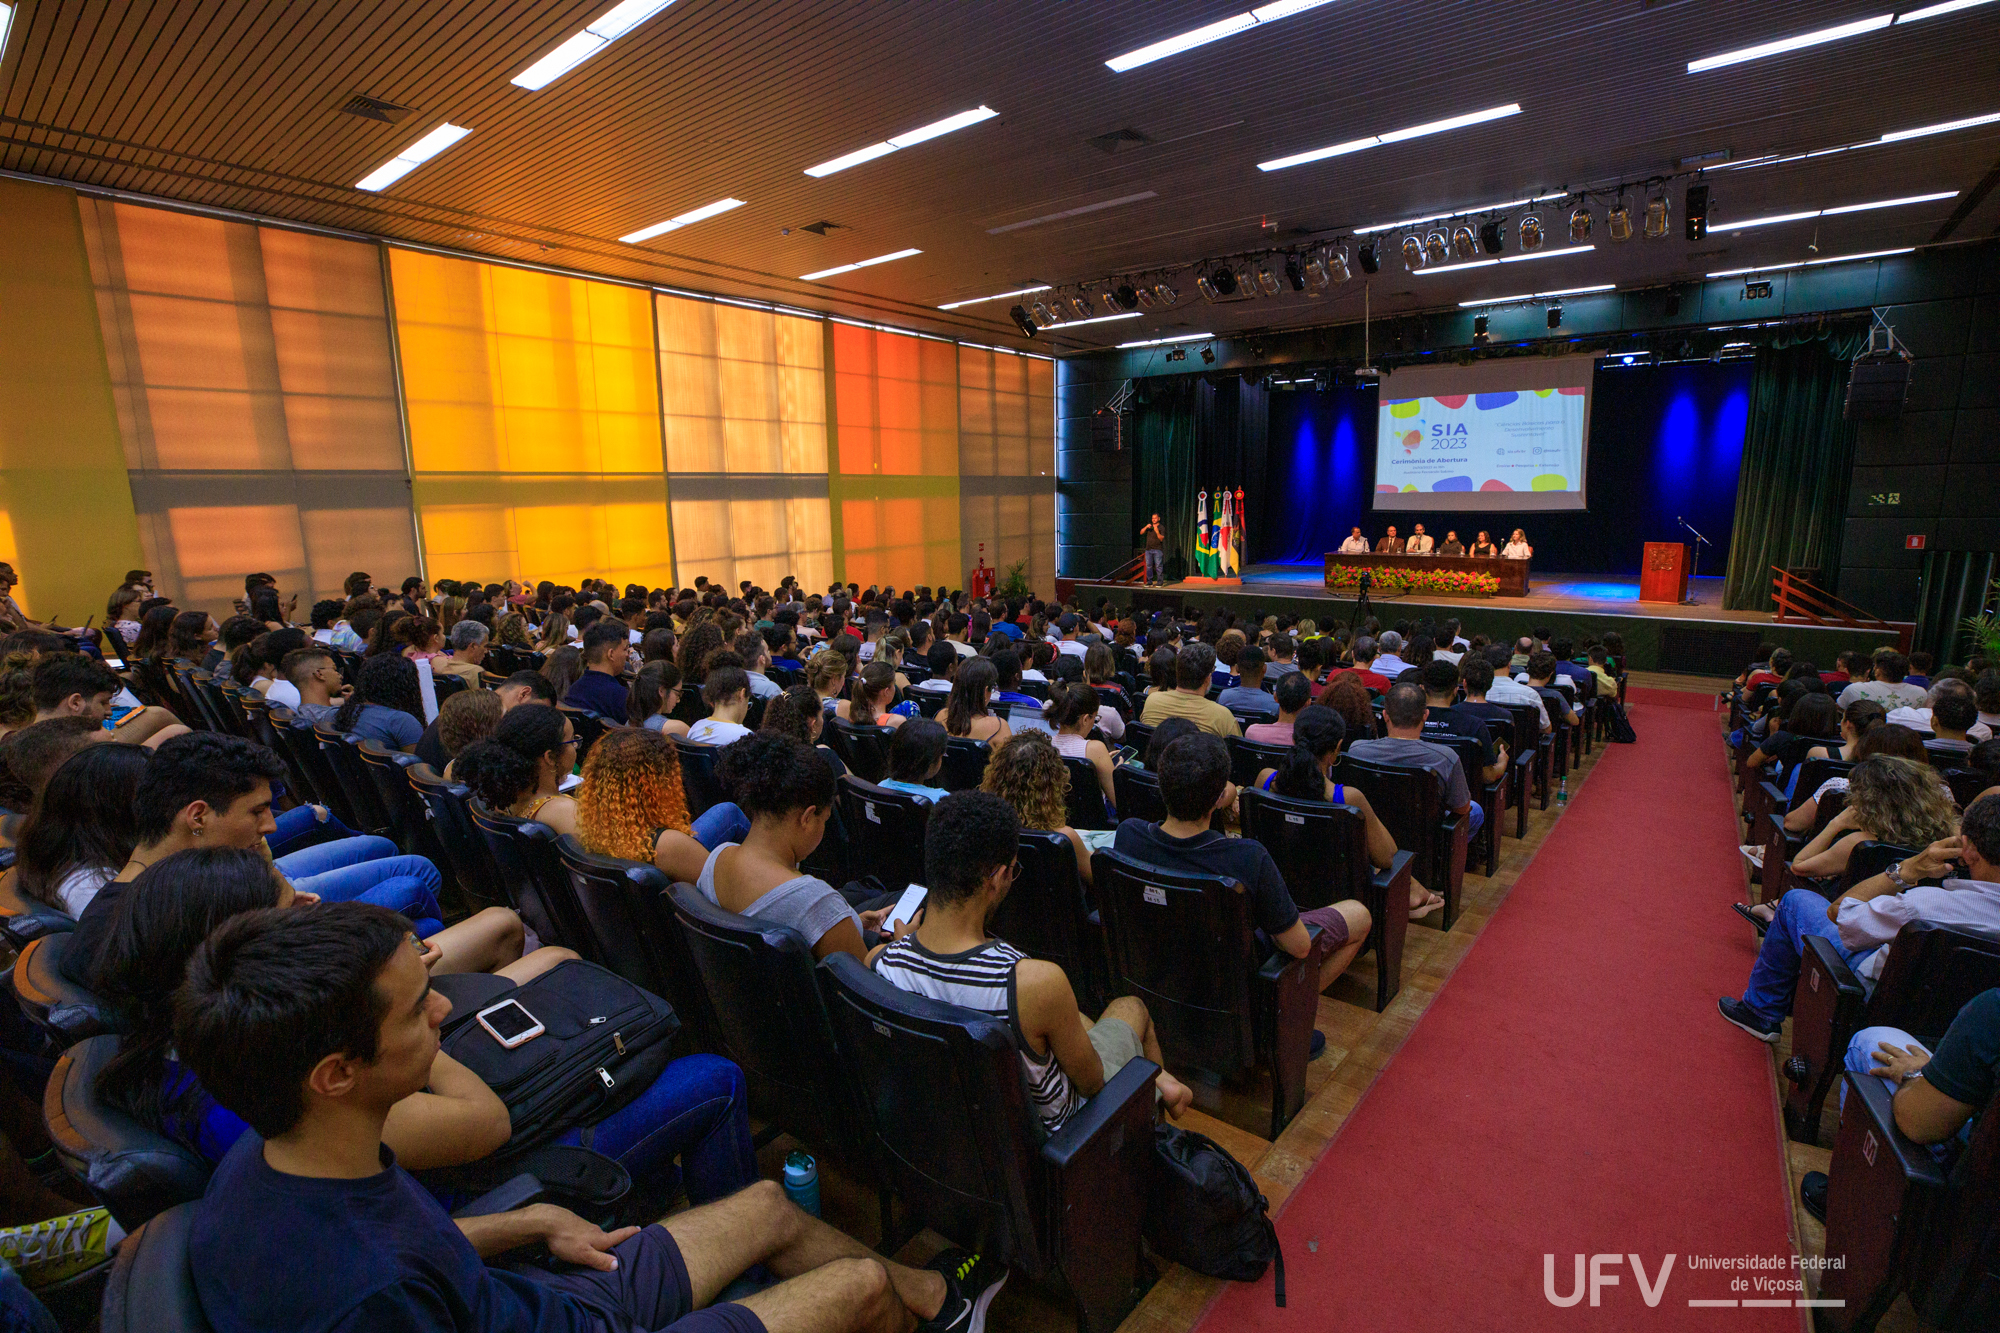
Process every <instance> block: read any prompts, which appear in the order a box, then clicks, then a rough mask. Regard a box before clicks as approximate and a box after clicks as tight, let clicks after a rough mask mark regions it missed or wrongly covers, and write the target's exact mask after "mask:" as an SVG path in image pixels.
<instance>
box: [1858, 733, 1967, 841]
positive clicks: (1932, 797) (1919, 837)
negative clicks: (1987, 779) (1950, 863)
mask: <svg viewBox="0 0 2000 1333" xmlns="http://www.w3.org/2000/svg"><path fill="white" fill-rule="evenodd" d="M1847 808H1848V809H1850V810H1852V811H1853V812H1854V820H1855V823H1857V824H1859V825H1860V826H1861V828H1862V829H1863V830H1864V831H1865V832H1867V833H1869V834H1871V835H1873V837H1874V838H1875V840H1876V841H1877V842H1892V843H1895V844H1896V845H1897V846H1900V847H1918V848H1922V847H1928V846H1930V845H1931V844H1932V843H1934V842H1936V841H1937V840H1938V839H1940V838H1949V837H1950V836H1951V835H1952V834H1954V833H1956V832H1958V808H1957V807H1956V806H1954V805H1953V804H1952V800H1951V793H1950V792H1949V790H1948V789H1946V787H1945V786H1944V784H1943V783H1941V782H1940V781H1939V780H1938V776H1937V770H1936V769H1934V768H1932V767H1931V766H1930V765H1929V764H1920V763H1917V762H1915V761H1914V760H1910V759H1900V758H1897V757H1896V756H1895V755H1889V754H1878V755H1874V756H1872V757H1870V758H1867V759H1864V760H1862V761H1861V762H1860V763H1858V764H1856V765H1855V766H1854V771H1853V772H1851V773H1849V774H1848V775H1847Z"/></svg>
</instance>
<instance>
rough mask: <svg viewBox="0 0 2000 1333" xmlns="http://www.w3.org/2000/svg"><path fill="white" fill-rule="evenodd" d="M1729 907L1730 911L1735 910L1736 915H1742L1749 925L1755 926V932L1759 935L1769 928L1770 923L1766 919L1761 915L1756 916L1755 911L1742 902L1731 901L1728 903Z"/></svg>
mask: <svg viewBox="0 0 2000 1333" xmlns="http://www.w3.org/2000/svg"><path fill="white" fill-rule="evenodd" d="M1729 908H1730V910H1731V911H1733V912H1735V913H1736V915H1738V916H1740V917H1742V918H1743V919H1744V920H1745V921H1748V922H1749V923H1750V924H1751V925H1753V926H1755V927H1756V928H1757V933H1758V934H1759V935H1762V934H1763V933H1764V932H1765V931H1767V930H1769V929H1770V928H1771V923H1770V922H1769V921H1766V920H1765V919H1764V918H1763V917H1761V916H1758V915H1757V914H1756V913H1755V912H1753V911H1751V910H1750V909H1749V908H1748V907H1746V906H1744V905H1743V904H1742V903H1731V904H1729Z"/></svg>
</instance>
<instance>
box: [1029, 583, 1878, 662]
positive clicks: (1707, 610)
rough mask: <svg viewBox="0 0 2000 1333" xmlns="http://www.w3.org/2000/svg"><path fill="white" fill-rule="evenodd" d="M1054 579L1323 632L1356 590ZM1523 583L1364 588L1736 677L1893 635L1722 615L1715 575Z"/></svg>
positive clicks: (1441, 612)
mask: <svg viewBox="0 0 2000 1333" xmlns="http://www.w3.org/2000/svg"><path fill="white" fill-rule="evenodd" d="M1059 583H1060V584H1061V585H1063V586H1064V587H1068V588H1073V589H1074V592H1075V595H1076V596H1077V598H1078V599H1079V600H1080V601H1081V602H1082V603H1083V605H1085V606H1086V607H1088V606H1091V605H1093V604H1094V603H1095V602H1096V601H1097V599H1098V598H1099V597H1109V598H1110V599H1111V601H1112V603H1113V604H1114V605H1115V606H1118V607H1120V608H1121V609H1123V608H1132V607H1136V608H1138V609H1141V610H1145V611H1181V610H1188V611H1193V612H1196V613H1205V612H1207V611H1211V610H1219V609H1227V610H1230V611H1233V612H1235V613H1236V614H1237V615H1238V616H1242V617H1250V616H1260V617H1261V616H1264V615H1277V614H1284V615H1290V616H1294V617H1301V618H1310V619H1312V620H1313V621H1314V622H1315V624H1316V626H1317V627H1318V628H1320V629H1323V630H1331V629H1333V628H1335V627H1344V626H1347V625H1348V624H1350V623H1351V622H1352V621H1353V620H1354V618H1355V601H1354V598H1352V597H1351V596H1347V595H1345V594H1340V593H1333V592H1329V591H1327V587H1326V571H1325V567H1324V565H1323V564H1320V563H1314V564H1309V565H1307V564H1264V565H1251V566H1249V567H1247V568H1246V569H1245V570H1244V574H1243V585H1242V586H1241V587H1240V588H1232V587H1218V586H1216V585H1215V584H1212V583H1210V584H1197V583H1169V584H1166V585H1165V586H1164V587H1158V588H1147V587H1144V586H1143V585H1140V584H1133V583H1104V582H1095V581H1092V580H1087V579H1078V580H1074V581H1073V582H1072V581H1071V580H1067V579H1064V580H1060V581H1059ZM1529 583H1530V591H1529V593H1528V595H1527V596H1525V597H1453V596H1443V595H1439V594H1434V593H1412V594H1408V595H1404V596H1384V595H1380V594H1371V596H1370V598H1369V605H1370V609H1371V611H1372V613H1373V615H1374V616H1375V618H1376V619H1377V620H1379V621H1381V622H1382V624H1383V625H1384V626H1390V625H1394V624H1396V623H1397V622H1398V621H1404V620H1407V621H1412V622H1414V621H1421V620H1434V621H1435V620H1444V619H1446V618H1449V617H1456V618H1457V619H1458V621H1459V623H1460V627H1461V629H1462V631H1463V632H1464V633H1465V634H1467V635H1472V634H1485V635H1487V636H1488V637H1489V638H1491V639H1494V640H1495V641H1500V640H1503V639H1513V638H1518V637H1519V636H1521V635H1523V634H1527V633H1528V632H1530V631H1531V630H1533V629H1538V628H1547V629H1552V630H1554V632H1555V633H1556V635H1557V636H1558V637H1571V638H1577V639H1581V638H1582V637H1583V636H1585V635H1586V634H1592V633H1595V634H1603V633H1606V632H1609V631H1615V632H1617V633H1618V634H1620V635H1621V636H1623V638H1624V640H1625V646H1626V655H1627V664H1628V666H1630V667H1631V668H1633V669H1635V670H1640V671H1680V672H1688V673H1692V674H1697V675H1722V676H1734V675H1736V674H1737V673H1738V672H1740V671H1741V670H1742V669H1743V668H1744V667H1745V666H1747V665H1748V664H1749V663H1750V661H1751V660H1752V658H1753V656H1754V655H1755V652H1756V648H1757V645H1758V644H1759V643H1760V642H1770V643H1777V644H1782V645H1783V646H1785V647H1787V648H1790V649H1791V650H1792V651H1793V652H1794V653H1796V654H1803V655H1804V656H1805V657H1807V658H1808V660H1810V661H1812V662H1814V663H1815V664H1817V665H1820V666H1823V667H1825V668H1827V669H1828V670H1831V669H1832V668H1833V663H1834V657H1835V655H1836V654H1838V653H1839V652H1841V651H1842V650H1844V649H1848V648H1856V649H1860V650H1862V651H1864V652H1865V651H1868V650H1870V649H1873V648H1875V647H1877V646H1879V645H1881V644H1884V643H1887V644H1889V645H1891V646H1894V644H1895V642H1896V638H1895V635H1894V634H1884V633H1881V632H1877V631H1870V630H1862V629H1853V630H1850V629H1841V628H1821V627H1818V626H1813V625H1778V624H1774V623H1773V622H1772V619H1771V614H1770V612H1768V611H1725V610H1723V609H1722V578H1721V576H1720V575H1704V576H1702V577H1700V578H1691V579H1689V580H1688V598H1689V603H1690V604H1687V605H1676V604H1673V603H1669V602H1641V601H1640V600H1639V576H1638V575H1637V574H1629V575H1617V574H1563V573H1557V572H1545V571H1542V570H1531V571H1530V576H1529ZM1059 591H1060V589H1059Z"/></svg>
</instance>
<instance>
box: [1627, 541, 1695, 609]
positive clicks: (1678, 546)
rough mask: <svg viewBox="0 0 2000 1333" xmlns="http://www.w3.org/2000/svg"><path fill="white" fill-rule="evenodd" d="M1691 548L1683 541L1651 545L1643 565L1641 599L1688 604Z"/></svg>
mask: <svg viewBox="0 0 2000 1333" xmlns="http://www.w3.org/2000/svg"><path fill="white" fill-rule="evenodd" d="M1692 563H1693V561H1691V560H1690V559H1689V558H1688V548H1687V546H1686V545H1685V544H1684V543H1682V542H1647V543H1646V558H1645V559H1644V560H1643V561H1641V562H1640V565H1639V600H1640V601H1642V602H1675V603H1679V602H1684V601H1686V600H1687V592H1688V566H1689V565H1691V564H1692Z"/></svg>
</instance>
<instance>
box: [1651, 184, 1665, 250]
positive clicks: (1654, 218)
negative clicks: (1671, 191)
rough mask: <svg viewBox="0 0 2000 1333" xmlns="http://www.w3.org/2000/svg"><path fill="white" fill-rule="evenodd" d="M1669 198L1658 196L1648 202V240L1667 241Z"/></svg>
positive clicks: (1662, 195)
mask: <svg viewBox="0 0 2000 1333" xmlns="http://www.w3.org/2000/svg"><path fill="white" fill-rule="evenodd" d="M1667 213H1668V204H1667V196H1665V195H1664V194H1656V195H1654V196H1653V197H1652V198H1651V199H1648V200H1647V201H1646V239H1647V240H1649V241H1660V240H1665V239H1666V235H1667Z"/></svg>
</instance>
